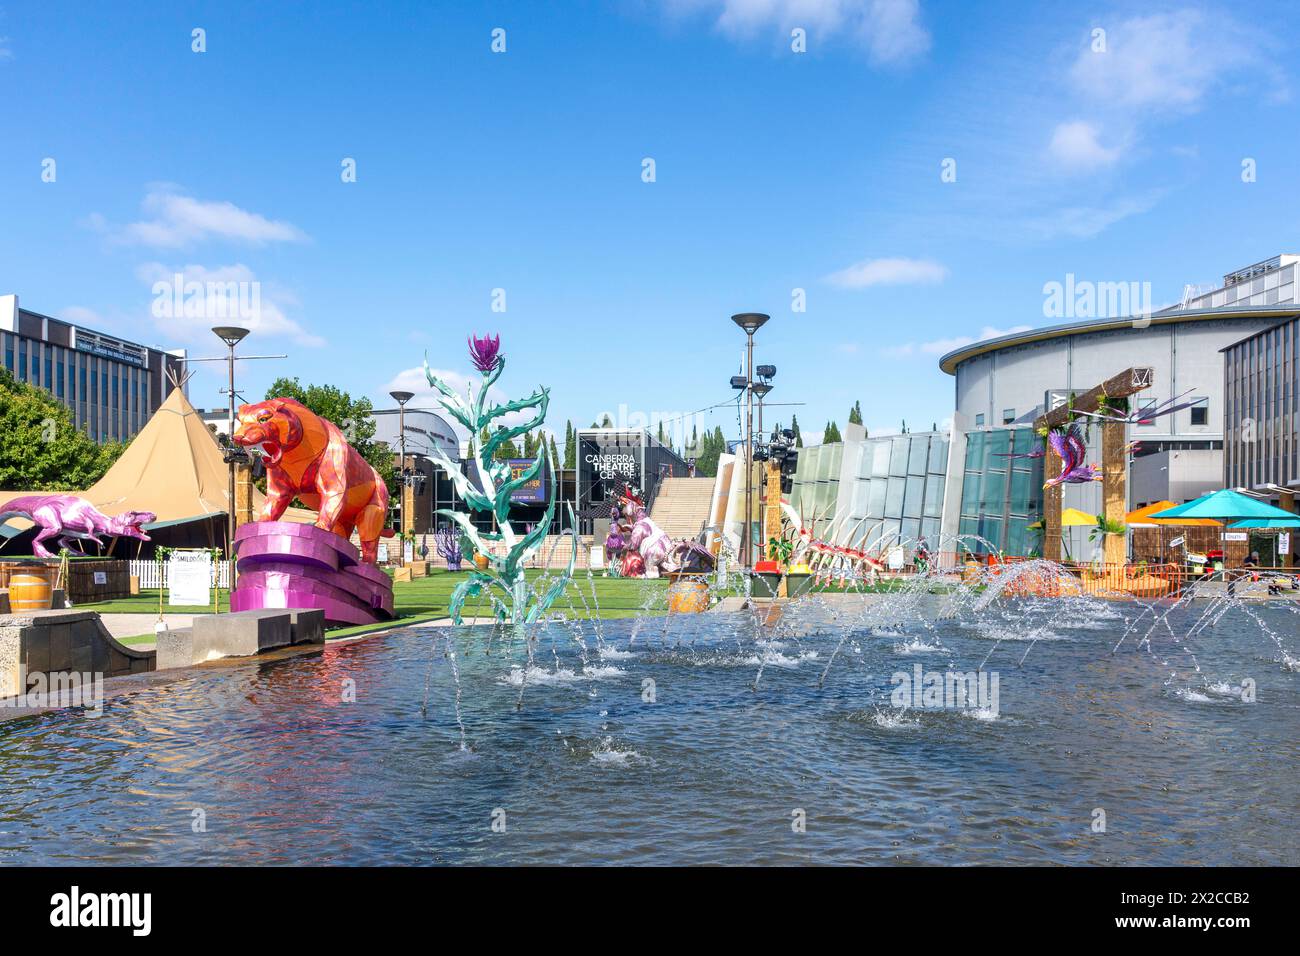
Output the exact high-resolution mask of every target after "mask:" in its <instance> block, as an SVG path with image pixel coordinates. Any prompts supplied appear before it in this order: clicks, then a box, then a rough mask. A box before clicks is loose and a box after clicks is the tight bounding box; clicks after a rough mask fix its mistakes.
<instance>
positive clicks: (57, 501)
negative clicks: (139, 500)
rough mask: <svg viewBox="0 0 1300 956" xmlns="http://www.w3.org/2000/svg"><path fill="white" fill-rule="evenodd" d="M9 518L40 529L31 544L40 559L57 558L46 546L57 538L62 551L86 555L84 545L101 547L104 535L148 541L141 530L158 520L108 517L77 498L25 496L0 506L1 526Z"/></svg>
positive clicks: (136, 514) (129, 514) (147, 515)
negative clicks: (65, 549)
mask: <svg viewBox="0 0 1300 956" xmlns="http://www.w3.org/2000/svg"><path fill="white" fill-rule="evenodd" d="M10 518H27V519H28V520H29V521H31V522H32V523H33V524H35V525H37V526H38V527H40V529H41V530H40V533H39V534H37V535H36V538H35V540H33V541H32V553H33V554H35V555H36V556H37V557H38V558H53V557H56V555H53V554H51V553H50V552H49V551H48V550H47V549H46V547H45V542H46V541H48V540H50V539H51V538H57V539H58V544H59V547H60V548H67V549H68V550H69V551H71V552H73V553H75V554H84V553H85V552H84V551H83V550H82V548H81V544H80V542H82V541H93V542H95V544H97V545H100V546H101V547H102V546H103V544H104V542H103V541H101V540H100V537H101V536H102V535H109V536H111V537H118V538H136V539H138V540H140V541H148V540H149V536H148V535H147V534H145V533H144V531H143V530H142V529H141V525H146V524H151V523H153V522H154V521H156V520H157V517H156V516H155V515H154V514H153V513H152V512H149V511H124V512H123V513H122V514H120V515H114V516H113V517H109V516H108V515H106V514H104V513H103V512H101V511H99V510H98V509H97V508H96V507H95V506H94V505H92V504H91V503H90V502H89V501H87V500H86V499H84V498H78V497H77V496H76V495H24V496H22V497H21V498H11V499H10V500H9V501H7V502H5V503H4V504H3V505H0V524H3V523H4V522H5V521H7V520H8V519H10ZM74 544H75V545H76V546H75V547H74Z"/></svg>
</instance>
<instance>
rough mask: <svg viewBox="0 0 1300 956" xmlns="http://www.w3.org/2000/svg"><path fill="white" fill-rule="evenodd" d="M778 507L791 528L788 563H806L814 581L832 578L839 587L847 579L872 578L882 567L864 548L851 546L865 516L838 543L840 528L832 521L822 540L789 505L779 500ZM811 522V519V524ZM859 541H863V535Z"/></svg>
mask: <svg viewBox="0 0 1300 956" xmlns="http://www.w3.org/2000/svg"><path fill="white" fill-rule="evenodd" d="M782 510H783V511H784V513H785V517H786V518H787V519H788V520H789V522H790V524H791V525H792V526H793V528H794V548H793V550H792V551H791V554H790V564H791V565H792V566H793V565H796V564H799V563H800V562H802V563H804V564H806V565H808V570H809V571H810V572H811V573H812V575H813V581H814V582H815V583H816V584H825V583H828V582H830V581H835V582H836V583H837V584H838V585H839V586H840V587H844V586H845V584H846V583H847V582H848V581H849V580H850V579H853V580H862V579H867V580H870V581H872V582H874V581H875V580H876V578H877V576H878V575H879V573H880V572H881V571H883V570H884V569H885V568H884V565H883V564H881V563H880V562H879V561H877V560H876V559H875V558H873V557H871V556H870V555H869V554H867V551H866V550H865V548H863V547H855V546H854V542H855V541H857V540H858V531H859V530H860V529H861V527H862V525H863V523H864V522H865V521H866V520H867V519H866V518H863V519H861V520H860V521H859V522H858V524H857V526H856V527H855V528H854V529H853V531H852V532H851V533H850V534H849V535H848V537H847V538H846V539H845V541H844V542H843V543H842V544H840V543H837V541H838V539H839V537H840V534H839V532H840V531H842V530H843V529H842V528H840V529H837V528H836V527H835V526H834V525H832V526H831V529H830V533H829V534H828V535H827V539H828V540H823V539H821V538H818V537H817V536H816V535H814V534H813V531H812V529H811V528H808V527H805V526H804V523H803V517H802V516H801V515H799V514H797V513H795V511H794V509H793V508H791V507H790V506H789V505H785V504H783V505H782ZM815 524H816V523H815V522H814V527H815ZM861 543H862V544H863V545H865V544H866V539H865V537H864V538H863V539H862V542H861Z"/></svg>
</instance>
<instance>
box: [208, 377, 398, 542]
mask: <svg viewBox="0 0 1300 956" xmlns="http://www.w3.org/2000/svg"><path fill="white" fill-rule="evenodd" d="M234 440H235V443H236V444H239V445H243V446H245V447H248V446H252V445H260V446H261V448H262V460H263V462H265V464H266V503H265V504H263V506H262V514H261V516H260V518H259V520H261V521H278V520H280V517H281V516H282V515H283V514H284V511H285V509H286V508H288V507H289V504H290V503H291V502H292V501H293V499H294V498H298V499H299V500H300V501H302V503H303V504H305V505H306V506H307V507H308V508H313V509H316V510H317V511H318V512H319V514H318V516H317V518H316V527H318V528H323V529H325V530H326V531H332V532H334V533H335V534H337V535H339V536H340V537H343V538H349V537H351V536H352V532H353V530H355V531H356V532H357V535H358V537H360V538H361V560H362V561H364V562H366V563H368V564H374V563H375V562H376V560H377V559H378V556H379V539H380V538H381V537H391V536H392V534H393V532H392V529H385V528H384V522H385V520H386V519H387V516H388V486H387V485H385V484H384V481H383V479H382V478H380V477H379V473H378V472H376V471H375V469H374V468H373V467H371V465H370V463H369V462H368V461H366V460H365V459H364V458H362V457H361V454H360V453H359V452H358V451H357V450H356V449H355V448H353V447H352V446H351V445H349V444H348V443H347V441H346V440H345V439H344V438H343V433H342V432H340V431H339V430H338V428H337V427H336V426H335V425H334V423H333V422H329V421H326V420H325V419H323V418H321V417H320V416H319V415H317V414H316V413H315V412H313V411H312V410H311V409H309V408H308V407H307V406H306V405H303V404H302V403H301V402H297V401H294V400H293V399H292V398H272V399H269V400H267V401H265V402H258V403H257V404H256V405H241V406H240V408H239V421H238V424H237V425H236V427H235V434H234Z"/></svg>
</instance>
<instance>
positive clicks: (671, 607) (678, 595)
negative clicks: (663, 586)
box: [668, 575, 709, 614]
mask: <svg viewBox="0 0 1300 956" xmlns="http://www.w3.org/2000/svg"><path fill="white" fill-rule="evenodd" d="M708 609H709V584H708V582H707V581H705V580H704V579H703V578H702V577H688V576H686V575H683V576H681V577H679V578H677V579H676V580H674V581H673V583H672V584H670V585H668V611H669V613H671V614H699V613H700V612H701V611H707V610H708Z"/></svg>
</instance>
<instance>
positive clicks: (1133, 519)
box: [1124, 501, 1223, 528]
mask: <svg viewBox="0 0 1300 956" xmlns="http://www.w3.org/2000/svg"><path fill="white" fill-rule="evenodd" d="M1175 507H1177V506H1176V505H1175V504H1174V503H1173V502H1172V501H1157V502H1155V503H1154V504H1149V505H1147V506H1146V507H1145V508H1138V509H1136V510H1134V511H1130V512H1129V513H1128V514H1127V515H1126V516H1125V517H1124V523H1125V524H1126V525H1128V526H1129V527H1130V528H1154V527H1158V526H1160V525H1172V526H1176V527H1181V528H1187V527H1201V528H1221V527H1223V523H1222V522H1219V521H1214V520H1212V519H1210V518H1153V517H1151V516H1152V515H1154V514H1156V513H1157V512H1162V511H1168V510H1170V509H1172V508H1175Z"/></svg>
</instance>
